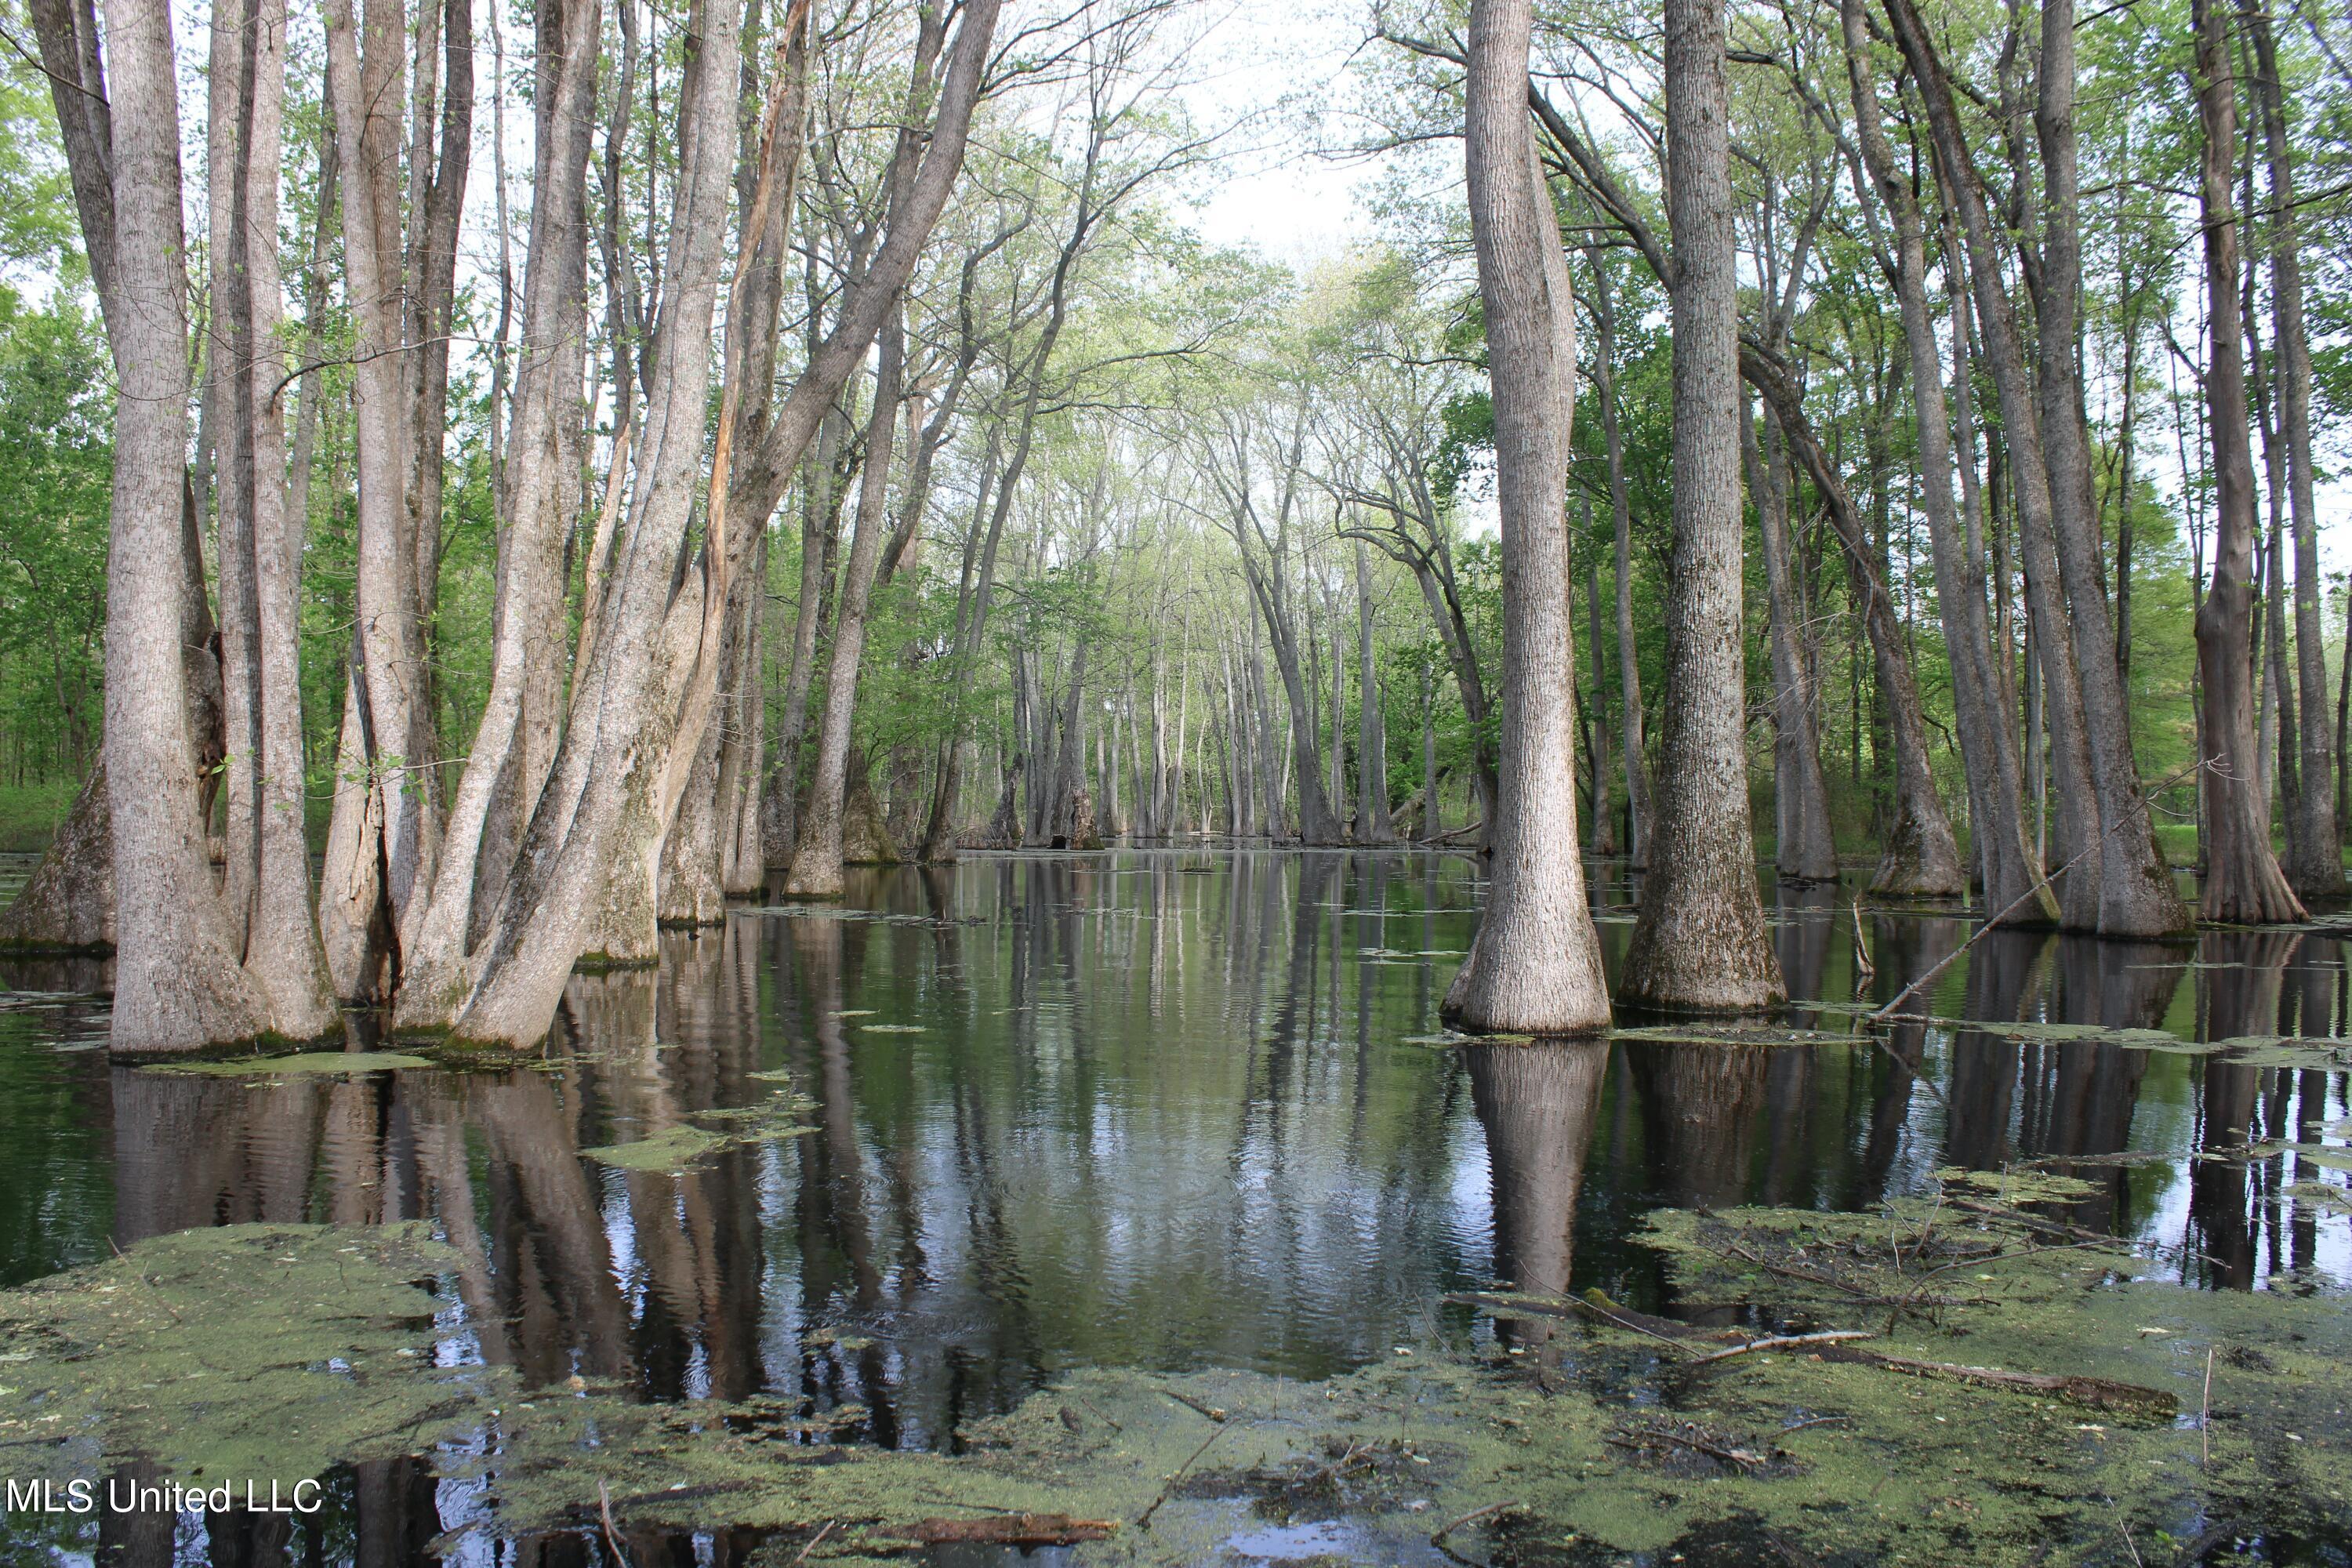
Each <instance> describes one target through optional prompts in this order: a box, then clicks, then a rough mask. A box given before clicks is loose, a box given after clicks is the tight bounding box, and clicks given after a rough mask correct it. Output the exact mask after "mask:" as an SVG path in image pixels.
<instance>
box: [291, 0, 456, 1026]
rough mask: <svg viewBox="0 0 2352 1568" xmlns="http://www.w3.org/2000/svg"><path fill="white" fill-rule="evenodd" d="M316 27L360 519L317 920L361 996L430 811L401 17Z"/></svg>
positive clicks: (390, 977)
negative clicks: (346, 312)
mask: <svg viewBox="0 0 2352 1568" xmlns="http://www.w3.org/2000/svg"><path fill="white" fill-rule="evenodd" d="M362 12H363V14H362ZM326 23H327V81H328V97H329V99H330V100H331V103H332V106H333V111H334V113H333V118H334V123H335V135H336V139H337V142H338V148H337V151H338V154H339V162H340V163H341V169H342V176H343V177H342V185H343V265H344V274H345V279H346V284H347V288H348V291H349V295H350V299H351V308H352V321H353V325H354V328H355V341H354V344H353V357H354V359H355V361H356V363H354V365H353V366H352V398H353V401H354V403H355V404H356V405H357V406H356V413H355V420H356V436H355V443H354V444H355V446H356V448H357V452H356V461H357V468H358V472H359V510H358V528H357V535H358V538H357V544H356V554H357V565H356V580H355V583H354V586H353V604H354V614H355V616H356V619H355V621H354V624H353V626H352V670H351V679H350V682H349V684H348V685H347V688H346V694H345V699H344V704H345V716H344V723H343V743H342V746H341V753H340V755H339V757H338V759H337V763H336V768H337V774H338V777H337V787H336V791H335V804H334V812H333V819H332V821H331V823H330V826H329V831H328V842H327V858H326V867H325V871H324V881H323V884H322V887H321V889H320V910H319V923H320V931H321V934H322V935H323V937H324V939H325V942H326V948H327V963H328V967H329V969H330V971H331V973H333V975H334V979H335V987H336V989H337V990H338V991H339V992H341V994H344V995H346V996H360V995H375V994H389V993H390V992H391V990H392V989H394V987H395V986H396V985H397V984H398V980H399V975H400V972H401V969H402V966H403V961H402V950H403V949H404V947H406V946H408V945H410V942H411V939H413V937H414V936H415V929H414V927H413V926H412V925H411V924H410V922H411V921H412V919H416V918H421V917H422V915H423V914H424V912H425V905H426V903H427V902H428V901H429V900H428V897H427V895H428V894H429V890H430V889H431V886H432V878H433V860H434V852H435V848H436V839H437V836H438V821H437V818H438V815H439V814H438V810H437V805H438V801H437V796H438V792H437V791H436V790H435V789H434V788H433V787H432V783H431V774H430V772H429V764H430V763H431V761H432V757H431V754H430V753H431V750H432V746H431V741H430V734H429V731H430V725H431V718H432V716H431V712H430V704H429V700H428V693H427V690H426V681H425V650H424V646H423V639H424V631H423V627H422V626H421V624H420V618H419V617H420V605H419V599H418V592H419V585H418V582H417V574H416V562H417V553H416V552H417V545H416V528H415V521H416V520H415V513H414V511H413V510H412V508H411V501H410V497H409V493H408V492H409V488H410V485H411V483H412V481H413V480H414V479H415V470H414V466H413V461H412V458H411V456H410V446H411V442H412V441H413V440H414V439H415V434H416V432H415V428H414V423H415V421H414V412H415V410H414V403H413V395H412V389H411V388H410V386H409V384H408V383H409V379H410V378H409V376H408V374H406V372H405V370H404V360H405V358H406V357H407V356H406V354H405V353H404V352H403V349H404V337H405V327H406V318H405V315H404V270H403V265H402V262H403V256H404V247H403V246H402V243H401V236H402V226H401V195H400V190H399V186H398V175H399V170H400V162H401V159H400V145H401V140H402V137H401V118H402V111H403V106H404V95H403V94H402V92H401V91H400V90H399V89H400V83H401V79H402V78H403V75H404V70H405V62H406V59H407V48H406V45H407V17H406V15H405V13H404V8H403V6H402V5H401V4H400V0H335V3H334V4H333V5H330V6H329V7H328V9H327V12H326ZM362 34H364V35H365V37H364V47H363V45H362ZM412 910H414V915H412V912H411V911H412Z"/></svg>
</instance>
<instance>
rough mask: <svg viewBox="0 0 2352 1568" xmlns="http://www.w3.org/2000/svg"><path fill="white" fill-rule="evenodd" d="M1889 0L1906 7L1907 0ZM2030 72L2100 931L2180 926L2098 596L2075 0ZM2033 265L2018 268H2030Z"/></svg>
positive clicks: (2050, 443) (2050, 429) (2180, 911)
mask: <svg viewBox="0 0 2352 1568" xmlns="http://www.w3.org/2000/svg"><path fill="white" fill-rule="evenodd" d="M1895 3H1896V4H1898V5H1904V6H1905V7H1906V9H1907V8H1908V6H1909V5H1910V0H1895ZM1921 37H1923V38H1924V37H1925V35H1924V34H1922V35H1921ZM2036 78H2037V81H2038V84H2039V100H2038V101H2037V103H2036V105H2035V109H2034V132H2035V135H2036V137H2037V139H2038V140H2039V141H2040V142H2041V147H2042V185H2043V195H2042V203H2043V214H2042V216H2043V223H2042V265H2041V270H2040V274H2039V276H2040V278H2041V289H2040V290H2039V293H2038V296H2037V299H2036V303H2037V304H2038V305H2039V307H2040V309H2039V310H2038V312H2037V321H2036V325H2037V327H2038V331H2036V333H2035V338H2034V342H2035V345H2036V348H2037V350H2038V363H2037V366H2036V369H2037V372H2038V374H2037V375H2036V377H2035V384H2036V386H2037V388H2038V390H2039V393H2040V397H2041V413H2042V429H2041V435H2042V456H2043V459H2044V461H2045V464H2046V466H2047V467H2046V471H2047V473H2048V474H2049V477H2050V516H2051V521H2052V524H2053V527H2054V528H2055V530H2056V532H2057V540H2058V567H2059V572H2060V575H2061V580H2062V581H2063V583H2064V584H2065V589H2066V605H2067V608H2068V610H2069V611H2070V613H2071V620H2072V626H2073V628H2074V662H2075V663H2076V665H2077V666H2078V667H2079V672H2080V675H2081V679H2082V686H2083V721H2084V733H2085V735H2086V737H2087V738H2088V740H2089V742H2090V747H2091V768H2092V783H2093V784H2094V785H2095V787H2096V788H2097V791H2098V807H2099V840H2100V841H2099V934H2100V935H2102V936H2111V937H2160V936H2168V935H2173V934H2176V933H2179V932H2182V931H2187V930H2189V925H2190V920H2189V910H2188V908H2187V906H2186V905H2184V904H2183V903H2182V902H2181V900H2180V895H2179V893H2178V892H2176V891H2175V890H2174V889H2173V886H2172V872H2171V869H2170V868H2168V866H2167V865H2166V864H2165V861H2164V855H2163V852H2162V851H2161V850H2160V849H2158V847H2157V842H2156V829H2155V824H2154V821H2153V819H2152V818H2151V817H2150V816H2149V815H2148V809H2147V799H2146V797H2145V796H2144V795H2142V794H2141V792H2140V781H2139V763H2138V762H2137V759H2136V758H2135V757H2134V756H2133V754H2132V744H2131V725H2130V719H2129V715H2128V712H2127V710H2126V706H2125V702H2124V689H2123V675H2122V672H2121V670H2120V669H2119V668H2117V667H2116V632H2115V623H2114V620H2113V618H2112V616H2111V615H2110V614H2109V611H2108V607H2107V599H2106V589H2105V565H2104V563H2103V559H2102V552H2103V546H2102V543H2101V538H2100V528H2099V520H2098V508H2097V503H2096V500H2095V497H2094V495H2093V492H2092V488H2091V451H2090V439H2089V433H2088V432H2087V431H2086V430H2085V429H2084V422H2083V388H2082V382H2081V378H2080V376H2079V374H2077V372H2076V370H2075V366H2074V347H2075V333H2076V326H2077V321H2078V318H2079V316H2080V314H2081V307H2082V241H2081V236H2080V233H2079V228H2078V226H2079V210H2078V209H2079V205H2080V204H2079V202H2078V200H2077V197H2076V194H2075V193H2076V174H2075V165H2076V148H2075V132H2074V0H2045V4H2044V5H2042V58H2041V59H2040V61H2039V62H2038V67H2037V70H2036ZM1960 155H1962V156H1964V155H1965V153H1961V154H1960ZM2033 276H2034V274H2033V273H2032V271H2031V270H2029V271H2028V273H2027V277H2028V279H2029V280H2030V279H2032V277H2033Z"/></svg>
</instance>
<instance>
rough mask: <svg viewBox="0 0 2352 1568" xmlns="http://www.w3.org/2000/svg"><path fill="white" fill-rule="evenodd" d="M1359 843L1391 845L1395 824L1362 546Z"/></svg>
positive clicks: (1367, 559)
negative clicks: (1392, 818)
mask: <svg viewBox="0 0 2352 1568" xmlns="http://www.w3.org/2000/svg"><path fill="white" fill-rule="evenodd" d="M1356 668H1357V677H1356V699H1357V717H1356V838H1357V840H1358V842H1360V843H1364V844H1386V843H1387V842H1389V841H1390V840H1391V839H1392V838H1394V837H1396V828H1395V826H1394V825H1393V824H1391V822H1390V821H1389V757H1388V752H1389V741H1388V731H1387V727H1386V724H1385V722H1384V720H1383V716H1382V714H1381V672H1380V666H1379V664H1378V662H1377V661H1376V660H1375V659H1374V658H1373V654H1372V559H1371V554H1370V552H1369V551H1368V550H1366V549H1365V547H1364V542H1363V541H1362V540H1358V541H1356Z"/></svg>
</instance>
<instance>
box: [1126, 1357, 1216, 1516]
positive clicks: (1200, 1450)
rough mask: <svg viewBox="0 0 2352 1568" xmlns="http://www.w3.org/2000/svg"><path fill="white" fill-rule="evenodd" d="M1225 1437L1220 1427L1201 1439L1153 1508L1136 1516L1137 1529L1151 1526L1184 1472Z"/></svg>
mask: <svg viewBox="0 0 2352 1568" xmlns="http://www.w3.org/2000/svg"><path fill="white" fill-rule="evenodd" d="M1161 1392H1162V1393H1165V1392H1166V1390H1164V1389H1163V1390H1162V1391H1161ZM1185 1403H1186V1404H1188V1405H1189V1404H1191V1403H1192V1401H1190V1400H1186V1401H1185ZM1224 1435H1225V1429H1224V1428H1223V1426H1220V1427H1218V1428H1217V1429H1216V1430H1215V1431H1213V1432H1212V1433H1210V1434H1209V1435H1208V1436H1205V1437H1203V1438H1202V1439H1201V1446H1200V1447H1197V1448H1195V1449H1193V1450H1192V1455H1191V1457H1190V1458H1186V1459H1185V1461H1184V1462H1183V1463H1182V1464H1181V1465H1179V1466H1177V1467H1176V1473H1175V1474H1174V1475H1172V1476H1171V1477H1169V1478H1168V1483H1167V1485H1165V1486H1163V1487H1161V1488H1160V1495H1159V1496H1158V1497H1156V1498H1153V1499H1152V1500H1151V1506H1150V1508H1147V1509H1145V1510H1143V1511H1142V1512H1141V1513H1140V1514H1139V1515H1137V1516H1136V1521H1135V1528H1136V1529H1138V1530H1141V1529H1144V1528H1145V1527H1146V1526H1148V1525H1150V1522H1151V1516H1152V1515H1153V1514H1155V1513H1158V1512H1159V1511H1160V1504H1161V1503H1163V1502H1166V1501H1167V1500H1168V1495H1169V1494H1170V1493H1171V1492H1172V1491H1174V1490H1175V1489H1176V1483H1177V1482H1178V1481H1181V1480H1182V1479H1184V1472H1185V1471H1187V1470H1189V1469H1191V1468H1192V1462H1193V1460H1195V1459H1198V1458H1200V1457H1201V1456H1202V1455H1203V1454H1205V1453H1207V1452H1208V1451H1209V1445H1210V1444H1212V1443H1213V1442H1215V1441H1216V1440H1217V1439H1218V1438H1220V1437H1222V1436H1224Z"/></svg>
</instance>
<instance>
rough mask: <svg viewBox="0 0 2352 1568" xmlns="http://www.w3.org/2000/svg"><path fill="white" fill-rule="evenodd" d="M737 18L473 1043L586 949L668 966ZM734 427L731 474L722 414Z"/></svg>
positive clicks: (538, 1010)
mask: <svg viewBox="0 0 2352 1568" xmlns="http://www.w3.org/2000/svg"><path fill="white" fill-rule="evenodd" d="M739 18H740V6H739V5H736V4H734V0H705V3H704V4H702V5H698V7H697V11H696V15H695V17H694V22H693V24H692V25H693V26H695V27H696V29H697V31H698V35H699V38H700V43H701V54H700V58H699V66H700V70H701V73H702V74H701V76H700V77H699V79H698V80H697V82H696V91H695V94H694V95H693V96H692V97H691V98H689V99H688V100H687V101H686V102H685V103H683V104H682V105H681V120H682V134H681V142H682V145H681V148H680V154H679V175H678V182H677V197H676V202H675V206H674V211H673V215H672V230H671V234H672V237H671V244H670V257H669V263H668V267H667V284H666V287H665V289H664V293H663V299H662V306H661V316H660V324H659V327H658V329H657V331H656V342H655V343H654V349H655V354H656V362H655V363H656V371H655V375H654V380H653V384H652V386H651V388H650V389H649V390H648V392H647V395H646V407H645V437H644V441H643V444H642V446H641V447H639V453H640V457H639V460H638V465H637V471H636V479H637V482H636V486H635V493H634V494H633V496H632V498H631V503H630V507H629V518H628V521H627V526H626V527H625V529H624V530H623V531H621V533H620V535H619V536H618V537H619V539H620V540H621V541H622V542H621V543H620V544H619V545H618V547H617V553H616V557H615V560H614V566H613V570H612V574H611V577H610V580H609V584H608V585H606V586H604V590H603V601H604V603H603V607H602V609H601V611H600V613H599V617H598V620H599V625H598V630H597V633H596V646H595V647H593V649H592V650H588V657H587V660H586V662H585V663H584V664H583V665H582V667H581V668H580V669H579V671H578V673H577V676H576V678H575V688H574V691H573V696H572V721H571V723H570V724H569V726H568V727H567V729H566V730H565V732H564V736H563V740H562V744H561V746H560V748H559V749H558V751H557V753H556V758H555V763H554V767H553V770H552V772H551V774H550V776H549V781H548V784H547V787H546V788H545V790H543V791H542V792H541V798H540V803H539V806H538V808H537V810H536V811H535V812H534V813H533V815H532V817H531V822H530V827H529V829H528V830H527V831H526V833H525V835H524V838H523V844H522V850H521V854H520V857H519V858H518V860H517V863H516V867H515V870H514V873H513V875H512V876H511V877H510V878H509V881H508V885H507V889H506V891H505V895H504V898H503V899H502V900H501V903H500V906H499V911H498V913H497V915H496V917H495V918H494V921H493V924H492V927H491V931H490V935H489V938H488V941H487V942H485V944H484V950H483V952H482V954H481V958H480V965H479V972H478V979H477V980H476V982H475V984H474V985H473V987H472V990H471V994H469V995H467V997H466V999H465V1002H464V1005H463V1006H462V1008H461V1009H460V1011H459V1012H458V1014H457V1018H456V1020H455V1028H456V1030H457V1033H458V1034H459V1035H460V1036H462V1037H467V1038H472V1039H481V1040H503V1041H509V1042H513V1043H516V1044H522V1043H527V1042H529V1041H531V1040H535V1039H538V1038H539V1037H541V1036H542V1035H544V1034H545V1032H546V1030H547V1026H548V1024H549V1022H550V1020H551V1018H552V1017H553V1016H554V1012H555V1006H556V1004H557V1002H558V1001H559V1000H561V998H562V991H563V983H564V980H565V977H566V976H567V975H569V974H570V973H571V971H572V964H573V963H574V962H575V961H576V960H577V959H578V958H579V957H580V956H581V955H582V954H583V953H592V952H593V953H598V954H600V955H602V956H604V957H606V958H609V959H612V960H614V961H619V962H646V961H649V960H650V959H651V958H652V957H653V955H654V951H655V945H656V934H655V931H656V878H657V874H658V868H659V863H660V857H661V851H662V845H663V841H664V838H665V837H666V836H667V830H668V828H669V826H671V823H672V822H673V821H674V819H675V813H676V810H677V802H678V800H679V799H680V797H681V796H682V795H683V791H684V788H685V785H686V783H687V780H688V775H689V774H690V773H691V770H692V768H693V766H694V764H695V763H696V762H697V760H698V756H699V754H700V752H701V749H702V741H703V731H702V728H701V726H700V725H699V724H698V723H695V722H693V716H694V715H693V709H694V702H693V700H692V699H694V698H695V697H696V696H697V695H698V693H697V687H698V685H706V684H708V683H709V681H710V680H711V679H713V676H714V674H715V671H713V670H711V669H709V668H705V666H706V661H709V662H710V663H713V664H715V660H716V658H717V652H718V650H717V647H716V646H715V639H714V638H712V637H710V635H709V634H710V632H711V631H712V630H713V629H714V628H713V626H712V625H711V623H712V621H713V620H714V618H715V615H714V613H713V608H712V607H713V606H714V605H717V604H723V600H724V595H725V593H726V588H727V584H726V564H727V561H728V558H729V541H728V539H727V536H726V531H725V530H726V514H725V508H724V506H723V504H721V505H719V506H715V507H713V508H712V509H711V510H710V511H709V514H708V516H709V521H708V527H707V531H706V537H705V540H704V546H703V550H702V552H701V559H700V561H699V563H698V567H699V570H697V569H695V568H693V567H689V568H688V572H687V574H686V578H685V582H684V583H683V584H680V585H677V590H676V592H673V584H674V580H675V577H676V574H677V560H678V557H679V554H680V552H681V551H682V550H683V549H684V548H685V543H686V538H687V531H688V525H689V523H690V521H692V517H693V514H694V510H695V506H694V502H695V493H694V491H695V476H696V472H697V470H698V468H699V467H700V464H701V458H702V437H703V431H704V429H705V427H706V425H707V423H708V410H707V407H706V405H707V401H708V397H709V386H710V379H711V377H710V321H711V317H712V314H713V311H714V308H715V306H716V303H717V298H718V286H719V267H720V262H721V259H722V258H721V251H722V250H723V248H724V240H725V225H724V222H723V221H722V220H723V216H724V214H725V212H726V206H727V188H728V184H729V181H728V177H727V176H728V171H729V169H730V167H731V163H732V160H731V158H730V156H729V151H730V142H731V138H730V137H728V136H726V135H725V134H724V132H727V131H729V130H731V128H732V123H733V120H732V115H731V114H730V112H729V110H730V104H731V101H732V89H733V88H734V85H735V80H736V63H737V47H738V37H737V31H736V29H737V24H738V21H739ZM729 412H732V411H731V409H730V411H729ZM720 428H721V432H722V438H721V440H720V442H719V452H718V455H717V465H718V468H719V471H720V474H721V478H722V481H723V470H724V467H725V462H726V456H727V454H726V445H727V443H726V440H725V439H724V435H725V432H726V429H727V426H726V424H725V421H724V419H723V417H722V422H721V426H720ZM712 489H713V491H714V493H717V492H718V491H719V485H716V484H714V486H713V487H712Z"/></svg>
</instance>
